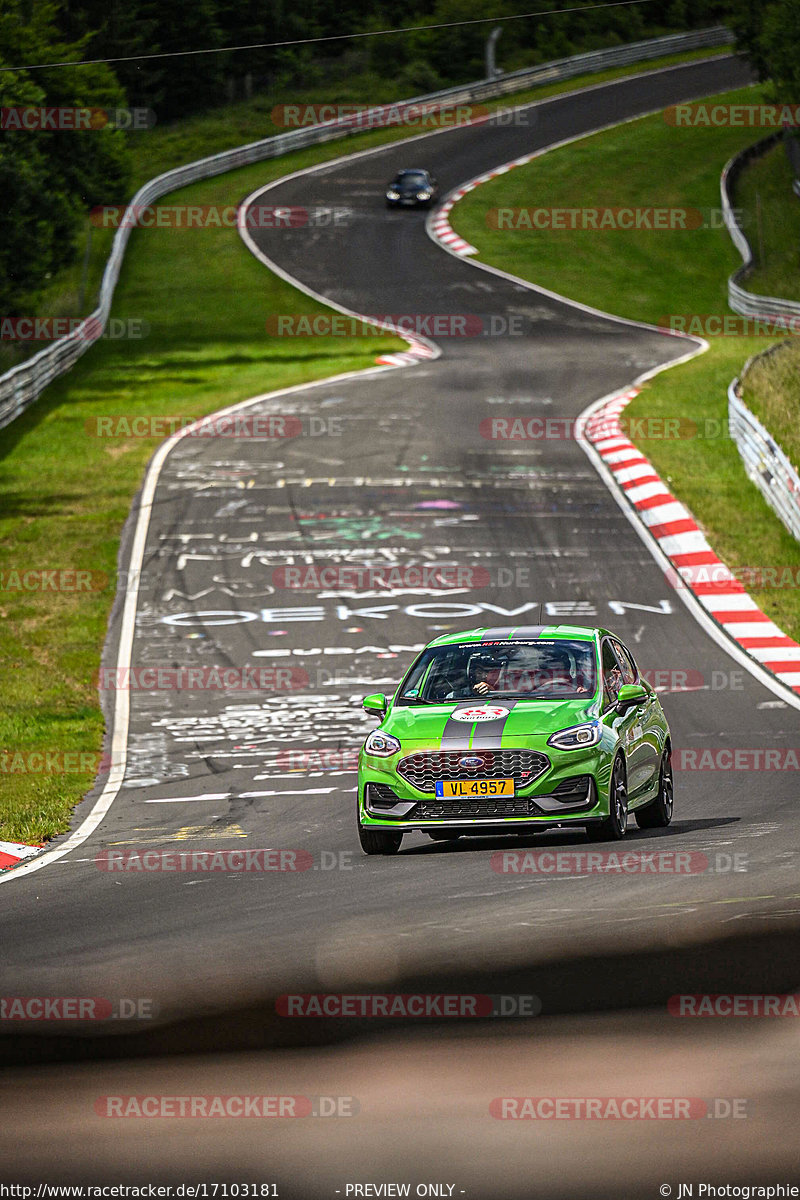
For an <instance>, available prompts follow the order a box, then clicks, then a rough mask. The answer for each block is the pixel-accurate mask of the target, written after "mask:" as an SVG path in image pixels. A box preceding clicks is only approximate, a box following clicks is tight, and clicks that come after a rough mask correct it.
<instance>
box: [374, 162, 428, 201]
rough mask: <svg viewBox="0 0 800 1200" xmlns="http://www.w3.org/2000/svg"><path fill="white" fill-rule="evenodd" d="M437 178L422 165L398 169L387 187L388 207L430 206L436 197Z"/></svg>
mask: <svg viewBox="0 0 800 1200" xmlns="http://www.w3.org/2000/svg"><path fill="white" fill-rule="evenodd" d="M436 186H437V185H436V180H435V179H434V178H433V176H432V175H431V173H430V172H429V171H425V170H423V169H422V168H421V167H407V168H406V169H405V170H403V171H398V172H397V174H396V175H395V177H394V179H393V180H392V181H391V183H390V184H389V186H388V187H387V189H386V207H387V208H430V206H431V204H432V203H433V201H434V200H435V199H436V196H437V190H436Z"/></svg>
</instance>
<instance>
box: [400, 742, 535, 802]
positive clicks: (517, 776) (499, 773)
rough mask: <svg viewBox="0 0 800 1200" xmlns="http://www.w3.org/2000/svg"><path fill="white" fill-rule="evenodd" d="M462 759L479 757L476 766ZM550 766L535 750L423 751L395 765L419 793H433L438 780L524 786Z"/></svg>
mask: <svg viewBox="0 0 800 1200" xmlns="http://www.w3.org/2000/svg"><path fill="white" fill-rule="evenodd" d="M464 758H479V759H480V760H481V763H480V765H479V766H473V767H463V766H460V765H459V764H460V762H461V760H462V759H464ZM549 766H550V760H549V758H548V757H547V755H546V754H539V752H538V751H537V750H513V749H509V750H474V751H473V750H470V751H466V750H426V751H421V752H420V753H419V754H410V755H409V756H408V757H407V758H402V759H401V760H400V762H399V763H398V764H397V773H398V775H400V776H402V778H403V779H406V780H408V782H409V783H410V784H411V785H412V786H413V787H415V788H418V789H419V791H421V792H429V793H430V794H431V795H433V793H434V792H435V790H436V788H435V784H436V780H437V779H486V778H494V779H513V780H514V785H515V787H516V788H518V789H519V788H522V787H527V786H528V785H529V784H531V783H533V781H534V779H537V778H538V777H539V776H540V775H541V774H542V772H543V771H546V770H547V768H548V767H549Z"/></svg>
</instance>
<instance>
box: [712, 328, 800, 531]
mask: <svg viewBox="0 0 800 1200" xmlns="http://www.w3.org/2000/svg"><path fill="white" fill-rule="evenodd" d="M782 349H783V344H779V345H777V346H770V348H769V349H768V350H766V351H763V352H762V353H761V354H757V355H754V356H753V358H750V359H748V360H747V362H746V363H745V365H744V367H743V369H742V374H741V377H740V378H739V379H734V381H733V383H732V384H731V385H730V387H729V388H728V427H729V429H730V433H731V437H732V438H733V440H734V441H735V442H736V448H737V450H738V451H739V454H740V456H741V459H742V462H743V463H744V467H745V470H746V471H747V474H748V476H749V477H750V479H751V480H752V481H753V483H754V484H755V485H756V487H757V488H758V490H759V491H760V492H761V494H762V496H763V497H764V499H765V500H766V501H767V503H768V504H769V506H770V508H772V510H773V511H774V512H775V513H776V514H777V516H778V517H779V518H780V519H781V521H782V522H783V524H784V525H785V526H786V528H787V529H788V530H789V532H790V533H791V534H792V536H793V537H795V538H797V539H798V541H800V475H798V473H797V471H796V470H795V468H794V467H793V466H792V464H791V463H790V462H789V459H788V458H787V457H786V455H785V454H784V452H783V450H781V448H780V446H779V445H778V444H777V443H776V442H775V441H774V440H773V438H772V437H770V434H769V433H768V431H767V430H766V429H765V428H764V426H763V425H762V424H761V422H760V421H759V420H758V418H757V417H756V416H754V415H753V413H751V412H750V409H749V408H748V407H747V405H746V404H745V403H744V401H743V400H742V397H741V394H740V393H741V387H742V381H743V380H744V377H745V375H746V373H747V371H748V370H749V369H750V367H751V366H752V364H753V363H754V362H755V360H756V359H757V358H763V357H765V355H767V354H773V353H779V352H780V351H781V350H782Z"/></svg>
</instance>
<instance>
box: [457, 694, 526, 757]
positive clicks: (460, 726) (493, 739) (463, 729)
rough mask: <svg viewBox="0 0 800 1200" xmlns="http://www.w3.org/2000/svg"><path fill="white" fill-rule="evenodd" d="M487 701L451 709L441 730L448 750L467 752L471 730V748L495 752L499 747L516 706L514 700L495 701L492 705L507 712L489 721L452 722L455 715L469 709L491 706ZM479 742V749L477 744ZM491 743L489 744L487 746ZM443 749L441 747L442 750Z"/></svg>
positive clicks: (460, 705)
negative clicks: (509, 717)
mask: <svg viewBox="0 0 800 1200" xmlns="http://www.w3.org/2000/svg"><path fill="white" fill-rule="evenodd" d="M492 703H493V701H492V700H491V699H489V700H482V699H481V700H471V701H469V702H468V703H466V704H459V705H458V707H457V708H455V709H453V713H452V714H451V715H450V716H449V717H448V718H447V721H446V722H445V726H444V729H443V730H442V742H445V741H446V742H447V747H446V748H447V749H448V750H469V749H470V735H471V733H472V730H473V728H474V729H475V737H474V738H473V739H472V746H473V747H475V748H476V749H477V748H481V749H484V750H497V749H499V747H500V742H501V739H502V737H503V730H504V729H505V726H506V721H507V720H508V716H509V713H510V712H511V710H512V708H513V707H514V705H515V704H516V700H497V701H494V703H496V704H498V705H500V706H501V707H502V708H505V709H507V710H508V711H507V712H506V714H505V715H504V716H502V717H496V718H494V719H493V720H491V721H478V722H470V721H454V720H453V716H454V715H455V713H458V712H463V711H464V710H465V709H469V708H482V707H483V706H484V705H485V704H492ZM479 741H480V747H479V745H478V742H479ZM489 743H491V744H489ZM444 748H445V747H443V749H444Z"/></svg>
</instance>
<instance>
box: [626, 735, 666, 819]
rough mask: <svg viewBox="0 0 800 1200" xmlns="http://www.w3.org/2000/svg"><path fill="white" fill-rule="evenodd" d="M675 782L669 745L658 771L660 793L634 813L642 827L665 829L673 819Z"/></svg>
mask: <svg viewBox="0 0 800 1200" xmlns="http://www.w3.org/2000/svg"><path fill="white" fill-rule="evenodd" d="M672 808H673V782H672V750H671V748H670V747H669V746H667V748H666V749H665V751H664V753H663V754H662V756H661V767H660V769H659V772H658V795H657V796H656V798H655V800H653V801H652V802H651V803H650V804H648V805H646V807H645V808H640V809H637V811H636V812H635V813H634V814H633V815H634V817H635V818H636V824H637V825H638V826H639V828H640V829H664V828H665V827H666V826H667V825H669V823H670V821H671V820H672Z"/></svg>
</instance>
